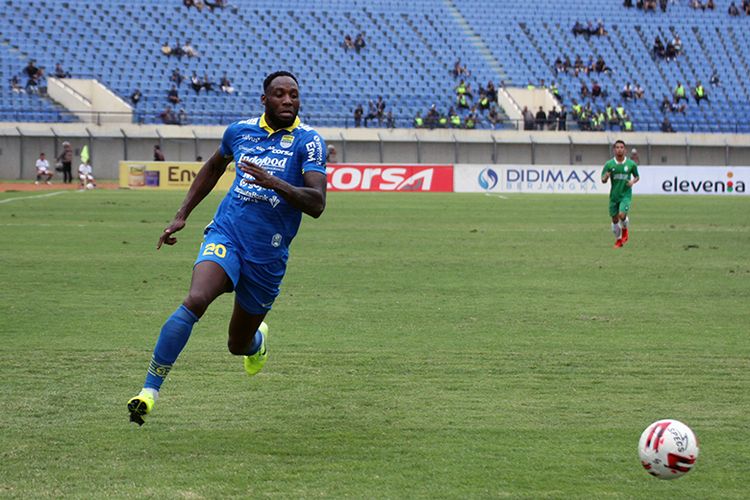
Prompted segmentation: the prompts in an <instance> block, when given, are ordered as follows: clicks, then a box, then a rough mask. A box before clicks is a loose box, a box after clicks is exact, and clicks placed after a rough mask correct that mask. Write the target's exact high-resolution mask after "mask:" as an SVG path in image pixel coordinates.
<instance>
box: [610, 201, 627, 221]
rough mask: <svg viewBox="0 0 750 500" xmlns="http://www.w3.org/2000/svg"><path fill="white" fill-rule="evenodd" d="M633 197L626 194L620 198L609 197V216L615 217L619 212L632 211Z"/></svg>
mask: <svg viewBox="0 0 750 500" xmlns="http://www.w3.org/2000/svg"><path fill="white" fill-rule="evenodd" d="M630 203H631V197H630V196H625V197H623V198H620V199H619V200H613V199H612V198H610V199H609V216H610V217H614V216H615V215H617V214H619V213H623V214H627V213H628V212H629V211H630Z"/></svg>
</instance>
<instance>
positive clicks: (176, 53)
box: [172, 40, 185, 59]
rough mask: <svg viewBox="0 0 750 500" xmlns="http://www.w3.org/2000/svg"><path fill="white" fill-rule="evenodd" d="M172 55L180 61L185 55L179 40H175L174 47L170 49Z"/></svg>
mask: <svg viewBox="0 0 750 500" xmlns="http://www.w3.org/2000/svg"><path fill="white" fill-rule="evenodd" d="M172 55H173V56H175V57H176V58H177V59H182V56H184V55H185V52H184V51H183V50H182V44H181V43H180V41H179V40H177V41H176V42H175V44H174V47H172Z"/></svg>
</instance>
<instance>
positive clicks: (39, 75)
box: [36, 66, 47, 95]
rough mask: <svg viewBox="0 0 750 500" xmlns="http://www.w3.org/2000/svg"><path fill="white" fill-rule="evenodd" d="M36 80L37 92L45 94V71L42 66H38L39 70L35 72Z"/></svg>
mask: <svg viewBox="0 0 750 500" xmlns="http://www.w3.org/2000/svg"><path fill="white" fill-rule="evenodd" d="M36 81H37V85H38V87H39V89H38V90H39V94H40V95H47V72H46V71H45V68H44V66H39V71H37V72H36Z"/></svg>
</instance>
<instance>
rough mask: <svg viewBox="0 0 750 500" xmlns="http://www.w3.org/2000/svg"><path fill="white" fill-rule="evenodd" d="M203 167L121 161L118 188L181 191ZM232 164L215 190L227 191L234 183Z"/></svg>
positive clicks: (180, 163)
mask: <svg viewBox="0 0 750 500" xmlns="http://www.w3.org/2000/svg"><path fill="white" fill-rule="evenodd" d="M202 166H203V163H201V162H197V161H171V162H170V161H121V162H120V187H121V188H130V189H182V190H186V189H188V188H189V187H190V184H192V183H193V180H194V179H195V176H196V175H198V171H199V170H200V169H201V167H202ZM234 175H235V171H234V162H232V163H230V164H229V165H228V166H227V171H226V172H224V175H222V176H221V179H219V182H218V183H217V184H216V188H217V189H223V190H225V191H229V188H230V187H232V182H234Z"/></svg>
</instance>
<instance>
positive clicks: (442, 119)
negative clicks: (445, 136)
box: [438, 113, 448, 128]
mask: <svg viewBox="0 0 750 500" xmlns="http://www.w3.org/2000/svg"><path fill="white" fill-rule="evenodd" d="M438 127H439V128H448V115H444V114H442V113H440V116H439V117H438Z"/></svg>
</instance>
